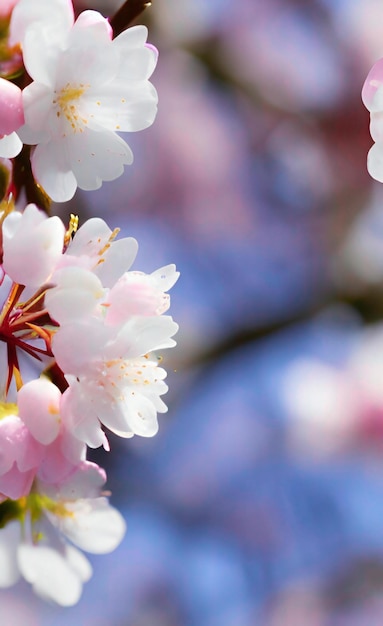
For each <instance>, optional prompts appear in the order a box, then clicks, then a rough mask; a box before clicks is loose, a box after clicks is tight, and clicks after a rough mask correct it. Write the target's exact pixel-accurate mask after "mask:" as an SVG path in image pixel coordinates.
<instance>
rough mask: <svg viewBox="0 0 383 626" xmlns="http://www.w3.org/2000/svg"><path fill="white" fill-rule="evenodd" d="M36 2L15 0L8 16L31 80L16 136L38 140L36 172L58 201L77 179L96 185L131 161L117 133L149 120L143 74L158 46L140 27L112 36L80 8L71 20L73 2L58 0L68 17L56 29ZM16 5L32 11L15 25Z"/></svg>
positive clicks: (149, 93) (153, 100)
mask: <svg viewBox="0 0 383 626" xmlns="http://www.w3.org/2000/svg"><path fill="white" fill-rule="evenodd" d="M55 2H57V0H55ZM35 4H36V3H35V0H21V2H20V5H18V6H17V8H18V9H19V11H18V12H17V13H16V12H15V13H16V17H15V18H14V19H13V20H12V22H11V27H12V29H11V30H12V31H13V33H14V37H15V38H17V36H19V37H21V40H22V45H23V58H24V63H25V66H26V68H27V70H28V73H29V75H30V76H31V77H32V79H33V82H32V83H31V84H30V85H28V86H27V87H26V88H25V89H24V91H23V103H24V115H25V126H24V127H23V128H22V129H21V132H20V136H21V138H22V139H23V141H24V143H30V144H32V145H34V144H37V146H36V148H35V149H34V152H33V154H32V169H33V172H34V175H35V177H36V179H37V181H38V182H39V183H40V184H41V185H42V186H43V188H44V189H45V190H46V192H47V193H48V194H49V196H50V197H51V198H52V199H53V200H56V201H58V202H62V201H66V200H69V199H70V198H71V197H72V196H73V195H74V193H75V191H76V188H77V186H78V187H80V188H81V189H84V190H90V189H97V188H99V187H100V186H101V184H102V182H103V181H107V180H114V179H115V178H117V177H118V176H120V175H121V174H122V172H123V169H124V165H127V164H130V163H131V162H132V160H133V155H132V152H131V150H130V148H129V146H128V145H127V143H126V142H125V141H124V140H123V139H121V137H119V136H118V135H117V134H116V133H117V131H118V132H120V131H121V132H124V131H130V132H131V131H138V130H142V129H144V128H146V127H147V126H149V125H150V124H151V123H152V122H153V120H154V117H155V115H156V110H157V94H156V91H155V89H154V87H153V85H152V84H151V83H150V82H149V80H148V79H149V77H150V76H151V74H152V72H153V70H154V68H155V65H156V61H157V53H156V51H155V50H154V49H153V48H152V47H149V46H148V45H146V38H147V29H146V27H144V26H134V27H132V28H129V29H127V30H125V31H124V32H122V33H121V34H120V35H119V36H118V37H116V38H115V39H114V40H112V39H111V29H110V25H109V22H108V21H107V20H106V19H105V18H104V17H102V15H100V14H99V13H97V12H96V11H84V12H83V13H81V14H80V16H79V17H78V18H77V20H76V22H75V23H74V24H73V22H72V20H73V15H72V13H71V9H70V8H69V7H68V8H67V9H65V4H66V3H65V2H61V3H59V4H60V9H61V10H62V11H64V12H65V11H66V19H65V20H64V21H63V22H62V24H61V25H60V31H59V32H57V20H56V18H55V17H54V18H53V19H52V20H50V19H49V15H48V17H47V16H45V17H44V19H36V20H33V19H32V17H33V15H34V14H33V7H34V5H35ZM20 12H27V14H28V12H31V19H29V20H27V23H26V24H22V25H21V26H20V24H19V20H18V15H19V13H20ZM71 23H72V24H73V25H72V24H71Z"/></svg>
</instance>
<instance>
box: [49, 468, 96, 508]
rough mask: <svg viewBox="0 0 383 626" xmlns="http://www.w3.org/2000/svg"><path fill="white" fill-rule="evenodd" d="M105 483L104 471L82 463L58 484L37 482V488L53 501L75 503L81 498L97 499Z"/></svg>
mask: <svg viewBox="0 0 383 626" xmlns="http://www.w3.org/2000/svg"><path fill="white" fill-rule="evenodd" d="M105 482H106V474H105V470H103V469H102V468H101V467H99V466H98V465H97V464H96V463H91V462H90V461H82V462H81V463H79V464H78V466H77V467H76V468H75V470H74V471H73V472H72V473H71V475H70V476H68V478H66V480H64V481H62V482H61V483H60V484H56V485H53V484H52V483H48V484H43V483H42V482H41V481H40V480H39V482H38V488H39V490H41V491H42V492H44V493H45V494H46V495H47V496H49V497H50V498H52V499H53V500H61V501H66V502H75V501H76V500H79V499H83V498H97V497H99V495H100V491H101V488H102V487H103V485H104V484H105Z"/></svg>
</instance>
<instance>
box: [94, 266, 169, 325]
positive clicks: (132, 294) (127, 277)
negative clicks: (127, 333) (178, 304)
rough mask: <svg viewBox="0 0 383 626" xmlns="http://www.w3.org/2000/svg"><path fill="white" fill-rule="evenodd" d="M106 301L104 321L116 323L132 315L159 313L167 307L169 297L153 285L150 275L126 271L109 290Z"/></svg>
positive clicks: (120, 322) (122, 321)
mask: <svg viewBox="0 0 383 626" xmlns="http://www.w3.org/2000/svg"><path fill="white" fill-rule="evenodd" d="M107 303H108V307H107V310H106V322H107V324H113V325H116V324H123V323H124V322H125V320H126V319H127V318H128V317H129V316H133V315H143V316H153V315H161V313H164V311H166V310H167V309H168V308H169V303H170V298H169V295H168V294H165V293H163V292H162V291H160V290H159V289H156V287H155V286H153V281H152V280H151V278H150V276H147V275H145V274H141V273H139V272H127V273H125V274H124V275H123V276H122V277H121V278H120V279H119V280H118V281H117V283H116V284H115V285H114V287H113V288H112V289H111V290H110V293H109V294H108V298H107Z"/></svg>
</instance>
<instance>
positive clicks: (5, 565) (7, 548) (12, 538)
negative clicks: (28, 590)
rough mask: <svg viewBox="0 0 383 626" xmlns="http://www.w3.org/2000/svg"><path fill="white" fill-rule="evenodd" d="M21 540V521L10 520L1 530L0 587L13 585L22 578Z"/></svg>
mask: <svg viewBox="0 0 383 626" xmlns="http://www.w3.org/2000/svg"><path fill="white" fill-rule="evenodd" d="M19 542H20V523H19V522H10V523H8V524H7V526H6V527H5V528H2V529H1V530H0V563H1V567H0V587H11V586H12V585H14V584H15V583H16V582H17V581H18V579H19V578H20V570H19V567H18V564H17V549H18V546H19Z"/></svg>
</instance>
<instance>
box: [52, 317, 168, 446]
mask: <svg viewBox="0 0 383 626" xmlns="http://www.w3.org/2000/svg"><path fill="white" fill-rule="evenodd" d="M177 330H178V326H177V324H176V323H175V322H174V321H173V320H172V318H171V317H169V316H161V317H155V318H153V317H145V318H139V317H137V318H135V317H133V318H131V319H130V320H129V321H127V322H126V323H125V324H123V325H121V326H118V327H110V326H106V325H105V324H103V323H102V321H100V320H97V319H93V320H87V321H86V322H80V323H77V324H66V325H64V326H62V327H60V329H59V330H58V332H57V333H56V335H55V337H54V340H53V344H52V347H53V351H54V354H55V358H56V360H57V363H58V364H59V366H60V367H61V368H62V370H63V371H64V372H65V373H66V375H67V380H68V382H69V388H68V389H67V391H65V393H64V396H63V404H62V411H63V415H64V416H65V419H66V420H68V422H69V424H70V425H71V426H70V428H71V429H72V431H73V433H74V434H75V436H77V437H78V438H79V439H80V440H81V441H84V442H85V443H86V444H87V445H88V446H90V447H98V446H100V445H102V444H103V443H104V433H103V431H102V429H101V424H104V425H105V426H106V427H107V428H109V430H111V431H112V432H114V433H116V434H117V435H119V436H121V437H132V436H133V435H134V434H137V435H141V436H144V437H152V436H153V435H155V434H156V432H157V430H158V423H157V412H160V413H164V412H166V411H167V407H166V405H165V404H164V402H163V401H162V400H161V398H160V396H161V395H163V394H164V393H166V392H167V390H168V388H167V385H166V384H165V382H164V378H165V377H166V372H165V370H164V369H163V368H161V367H158V361H157V359H156V358H155V357H150V356H149V353H150V352H153V351H154V350H160V349H164V348H170V347H172V346H174V345H175V342H174V340H173V339H171V337H172V336H173V335H174V334H175V333H176V332H177ZM75 347H76V348H75ZM74 348H75V349H74ZM100 422H101V424H100Z"/></svg>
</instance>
